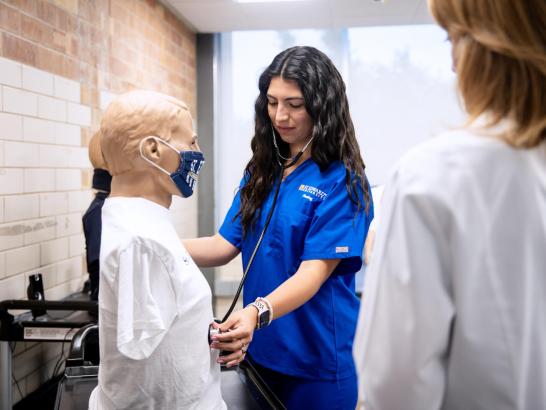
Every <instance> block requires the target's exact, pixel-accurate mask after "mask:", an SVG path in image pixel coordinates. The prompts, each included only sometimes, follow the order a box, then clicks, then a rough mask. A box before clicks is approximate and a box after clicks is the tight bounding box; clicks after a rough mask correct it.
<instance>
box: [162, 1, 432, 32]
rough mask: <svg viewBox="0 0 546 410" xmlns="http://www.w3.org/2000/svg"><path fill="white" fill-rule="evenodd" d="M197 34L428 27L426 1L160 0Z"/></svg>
mask: <svg viewBox="0 0 546 410" xmlns="http://www.w3.org/2000/svg"><path fill="white" fill-rule="evenodd" d="M162 2H163V3H164V4H165V5H166V6H167V7H168V8H169V9H171V10H172V11H173V12H174V13H175V14H176V15H178V16H179V17H180V18H182V19H183V20H184V21H185V22H187V23H189V24H190V26H192V27H193V28H194V29H195V30H196V31H197V32H200V33H215V32H223V31H237V30H288V29H296V28H340V27H355V26H380V25H401V24H425V23H431V22H432V19H431V17H430V16H429V14H428V9H427V2H426V0H384V1H383V2H381V1H376V0H296V1H286V0H285V1H279V2H278V1H263V0H262V1H261V2H256V3H238V2H236V1H234V0H162Z"/></svg>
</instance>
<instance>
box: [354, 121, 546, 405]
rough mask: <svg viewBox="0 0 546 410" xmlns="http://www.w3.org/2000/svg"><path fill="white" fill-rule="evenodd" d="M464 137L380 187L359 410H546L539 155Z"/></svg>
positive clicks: (402, 166)
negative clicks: (379, 204)
mask: <svg viewBox="0 0 546 410" xmlns="http://www.w3.org/2000/svg"><path fill="white" fill-rule="evenodd" d="M477 134H478V131H477V130H476V129H474V130H473V131H471V130H462V131H453V132H450V133H447V134H446V135H443V136H441V137H438V138H435V139H433V140H431V141H429V142H427V143H425V144H424V145H422V146H420V147H418V148H416V149H415V150H414V151H412V152H411V153H409V154H408V155H406V157H405V158H403V160H402V161H401V162H400V163H399V165H398V167H397V168H396V170H395V171H394V173H393V174H392V176H391V178H390V181H389V182H388V184H387V186H386V188H385V192H384V196H383V202H382V204H381V208H382V210H381V219H380V220H379V224H378V232H377V238H376V243H375V248H374V252H373V256H372V260H371V263H370V266H369V269H368V273H367V277H366V280H365V288H364V295H363V303H362V306H361V311H360V317H359V324H358V329H357V335H356V340H355V347H354V356H355V361H356V365H357V370H358V373H359V394H360V397H361V398H363V399H364V400H365V401H364V405H365V408H366V410H375V409H379V410H397V409H404V410H410V409H418V410H427V409H440V408H441V409H472V410H475V409H494V410H502V409H537V410H538V409H544V408H546V143H543V144H542V145H541V146H539V147H537V148H535V149H530V150H516V149H513V148H511V147H509V146H508V145H506V144H505V143H503V142H501V141H499V140H497V139H494V138H492V137H490V136H484V135H477Z"/></svg>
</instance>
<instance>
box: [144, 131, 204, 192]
mask: <svg viewBox="0 0 546 410" xmlns="http://www.w3.org/2000/svg"><path fill="white" fill-rule="evenodd" d="M148 138H153V139H154V140H156V141H158V142H161V143H162V144H165V145H166V146H168V147H169V148H171V149H172V150H174V151H176V153H177V154H178V155H179V156H180V164H179V165H178V169H177V170H176V171H174V172H173V173H172V174H170V173H169V171H167V170H165V169H163V168H161V167H160V166H159V165H157V164H156V163H155V162H153V161H151V160H149V159H148V158H146V157H145V156H144V155H143V154H142V144H143V143H144V141H146V140H147V139H148ZM140 156H141V157H142V159H144V160H145V161H147V162H149V163H150V164H152V165H153V166H154V167H156V168H157V169H159V170H160V171H162V172H164V173H165V174H167V175H168V176H169V177H170V178H171V179H172V181H173V182H174V184H175V185H176V187H177V188H178V190H179V191H180V193H181V194H182V196H183V197H184V198H188V197H190V196H191V195H192V194H193V190H194V189H195V184H196V183H197V176H198V175H199V171H200V170H201V167H202V166H203V164H204V163H205V156H204V155H203V153H202V152H199V151H178V150H177V149H176V148H175V147H173V146H172V145H171V144H169V143H168V142H167V141H164V140H162V139H161V138H157V137H154V136H150V137H146V138H143V139H142V141H140Z"/></svg>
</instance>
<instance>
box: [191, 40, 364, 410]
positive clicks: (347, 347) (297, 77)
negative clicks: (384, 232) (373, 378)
mask: <svg viewBox="0 0 546 410" xmlns="http://www.w3.org/2000/svg"><path fill="white" fill-rule="evenodd" d="M259 90H260V94H259V96H258V98H257V100H256V103H255V134H254V137H253V139H252V142H251V147H252V152H253V155H252V158H251V160H250V162H249V163H248V165H247V166H246V169H245V171H244V175H243V178H242V180H241V183H240V189H239V190H238V192H237V195H236V196H235V199H234V201H233V204H232V206H231V208H230V210H229V212H228V214H227V215H226V217H225V220H224V223H223V224H222V226H221V228H220V231H219V233H218V234H216V235H214V236H211V237H206V238H198V239H193V240H188V241H185V242H184V244H185V246H186V248H187V249H188V251H189V253H190V255H191V256H192V257H193V259H194V260H195V262H196V263H197V264H198V265H200V266H219V265H223V264H225V263H227V262H229V261H230V260H231V259H233V258H234V257H235V256H236V255H237V254H238V253H239V252H241V253H242V259H243V265H244V267H246V265H247V263H248V261H249V258H250V256H251V254H252V252H253V250H254V248H255V245H256V243H257V242H258V239H259V237H260V234H261V233H262V230H263V227H264V225H265V222H266V218H267V216H268V214H269V213H270V210H271V207H272V204H273V201H274V196H275V191H276V187H277V184H278V183H280V188H279V192H278V198H277V203H276V206H275V208H274V212H273V214H272V216H271V221H270V225H269V227H268V228H267V231H266V234H265V236H264V238H263V241H262V244H261V246H260V248H259V250H258V252H257V254H256V256H255V259H254V262H253V264H252V267H251V269H250V271H249V273H248V277H247V280H246V283H245V286H244V289H243V299H244V306H246V307H245V308H244V309H242V310H240V311H238V312H235V313H233V314H232V315H231V316H230V317H229V319H228V320H227V321H226V322H225V323H223V324H221V325H220V326H219V327H220V329H221V331H222V333H221V334H219V335H217V336H215V337H214V338H213V340H214V342H213V344H212V347H213V348H218V349H222V350H228V351H230V352H232V353H231V354H230V355H228V356H224V357H221V358H220V359H219V360H220V361H223V362H224V363H226V364H227V365H228V366H232V365H235V364H237V363H238V362H240V361H241V360H242V359H243V358H244V357H245V356H246V357H247V358H248V359H249V360H251V361H252V362H253V363H254V364H255V365H256V367H257V368H258V370H259V372H260V374H261V375H262V377H263V378H264V379H265V381H266V382H267V384H268V385H269V386H270V387H271V388H272V389H273V391H274V392H275V393H276V395H277V396H278V397H279V398H280V399H281V401H282V402H283V403H284V405H285V406H286V407H287V408H288V409H291V408H293V409H299V408H303V407H304V406H306V407H308V408H313V409H338V408H339V409H354V408H355V405H356V402H357V384H356V373H355V368H354V363H353V359H352V353H351V352H352V343H353V338H354V334H355V327H356V321H357V315H358V309H359V300H358V298H357V297H356V295H355V272H357V271H358V270H359V269H360V267H361V265H362V257H361V256H362V250H363V245H364V239H365V238H366V234H367V231H368V227H369V224H370V222H371V220H372V218H373V204H372V200H371V195H370V190H369V184H368V181H367V179H366V175H365V173H364V162H363V160H362V157H361V155H360V150H359V147H358V143H357V141H356V138H355V132H354V128H353V123H352V120H351V116H350V114H349V106H348V102H347V97H346V94H345V85H344V83H343V80H342V78H341V75H340V74H339V72H338V71H337V69H336V68H335V66H334V65H333V63H332V62H331V60H330V59H329V58H328V57H327V56H326V55H325V54H323V53H322V52H320V51H319V50H317V49H315V48H312V47H293V48H289V49H287V50H285V51H283V52H281V53H280V54H279V55H277V56H276V57H275V58H274V59H273V62H272V63H271V64H270V65H269V67H267V69H266V70H265V71H264V72H263V73H262V75H261V76H260V80H259ZM279 180H280V181H279ZM255 329H257V330H256V331H255ZM247 349H248V354H246V353H247ZM245 354H246V355H245Z"/></svg>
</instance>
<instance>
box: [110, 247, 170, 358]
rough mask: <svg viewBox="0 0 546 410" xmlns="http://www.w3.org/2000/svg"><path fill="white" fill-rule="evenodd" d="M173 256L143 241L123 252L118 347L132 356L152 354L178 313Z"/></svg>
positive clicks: (118, 291) (119, 280)
mask: <svg viewBox="0 0 546 410" xmlns="http://www.w3.org/2000/svg"><path fill="white" fill-rule="evenodd" d="M169 255H170V254H169V253H168V252H166V251H162V250H161V249H160V248H159V247H157V246H156V247H155V249H154V246H150V244H143V243H140V242H136V243H132V244H130V245H129V246H128V247H126V248H125V249H123V250H122V251H121V252H120V253H119V271H118V281H117V284H118V287H117V293H118V300H117V302H118V306H117V315H118V329H117V347H118V350H119V351H120V353H122V354H123V355H125V356H127V357H128V358H130V359H134V360H142V359H146V358H148V357H150V355H151V354H152V353H153V352H154V350H155V348H156V347H157V346H158V345H159V343H160V342H161V341H162V340H163V337H164V336H165V334H166V333H167V331H168V330H169V328H170V326H171V324H172V323H173V321H174V319H175V318H176V316H177V304H176V296H175V292H174V288H173V286H172V281H171V278H170V272H172V271H173V268H172V264H173V261H172V260H171V259H170V258H168V256H169Z"/></svg>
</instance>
